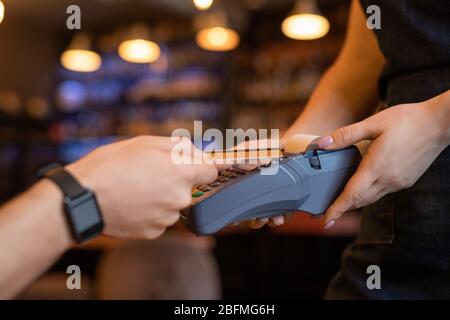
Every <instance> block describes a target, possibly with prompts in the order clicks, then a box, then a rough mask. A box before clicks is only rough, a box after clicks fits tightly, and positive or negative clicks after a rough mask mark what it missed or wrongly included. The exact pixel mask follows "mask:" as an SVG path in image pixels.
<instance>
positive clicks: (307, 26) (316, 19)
mask: <svg viewBox="0 0 450 320" xmlns="http://www.w3.org/2000/svg"><path fill="white" fill-rule="evenodd" d="M281 30H282V31H283V33H284V34H285V35H286V36H287V37H289V38H292V39H297V40H312V39H319V38H322V37H323V36H325V35H326V34H327V33H328V31H329V30H330V23H329V22H328V20H327V19H326V18H325V17H323V16H321V15H320V14H319V10H318V9H317V4H316V2H315V1H314V0H299V1H297V4H296V6H295V8H294V10H293V11H292V13H291V14H290V15H289V16H288V17H287V18H286V19H284V21H283V23H282V24H281Z"/></svg>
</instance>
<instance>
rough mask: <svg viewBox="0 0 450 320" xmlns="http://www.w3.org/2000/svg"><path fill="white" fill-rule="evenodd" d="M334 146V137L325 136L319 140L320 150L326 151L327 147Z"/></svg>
mask: <svg viewBox="0 0 450 320" xmlns="http://www.w3.org/2000/svg"><path fill="white" fill-rule="evenodd" d="M332 144H333V137H332V136H325V137H322V138H321V139H320V140H319V142H318V144H317V145H318V146H319V148H321V149H324V148H326V147H329V146H331V145H332Z"/></svg>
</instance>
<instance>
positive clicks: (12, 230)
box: [0, 180, 72, 298]
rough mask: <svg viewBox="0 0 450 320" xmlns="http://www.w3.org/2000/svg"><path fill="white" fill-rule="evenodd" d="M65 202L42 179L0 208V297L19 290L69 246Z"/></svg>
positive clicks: (55, 190)
mask: <svg viewBox="0 0 450 320" xmlns="http://www.w3.org/2000/svg"><path fill="white" fill-rule="evenodd" d="M62 203H63V197H62V194H61V192H60V190H59V189H58V187H57V186H56V185H54V184H53V183H51V182H50V181H47V180H42V181H40V182H38V183H37V184H36V185H34V186H33V187H31V188H30V189H29V190H27V191H26V192H25V193H23V194H22V195H20V196H18V197H17V198H15V199H13V200H12V201H10V202H9V203H7V204H6V205H4V206H3V207H1V208H0V298H13V297H14V296H15V295H17V294H18V293H20V292H21V291H22V290H23V289H24V288H26V286H27V285H29V284H30V283H31V282H32V281H33V280H35V279H36V278H37V277H38V276H39V275H41V274H42V273H43V272H44V271H45V270H47V269H48V268H49V267H50V266H51V265H52V264H53V263H54V262H55V261H56V260H57V259H58V258H59V257H60V256H61V254H62V253H64V251H65V250H67V249H68V248H69V247H70V245H71V243H72V240H71V236H70V233H69V231H68V228H67V226H66V221H65V217H64V213H63V209H62V208H63V206H62Z"/></svg>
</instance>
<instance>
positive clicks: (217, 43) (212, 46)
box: [195, 27, 239, 51]
mask: <svg viewBox="0 0 450 320" xmlns="http://www.w3.org/2000/svg"><path fill="white" fill-rule="evenodd" d="M195 40H196V41H197V44H198V45H199V46H200V47H201V48H203V49H206V50H210V51H228V50H233V49H234V48H236V47H237V46H238V44H239V34H238V33H237V32H236V31H234V30H231V29H227V28H222V27H214V28H208V29H203V30H200V31H199V32H198V33H197V36H196V38H195Z"/></svg>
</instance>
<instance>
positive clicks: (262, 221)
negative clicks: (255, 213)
mask: <svg viewBox="0 0 450 320" xmlns="http://www.w3.org/2000/svg"><path fill="white" fill-rule="evenodd" d="M259 221H260V222H261V223H263V224H266V223H267V222H269V218H262V219H261V220H259Z"/></svg>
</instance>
